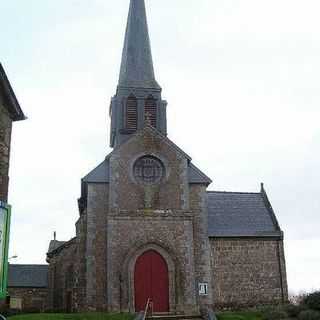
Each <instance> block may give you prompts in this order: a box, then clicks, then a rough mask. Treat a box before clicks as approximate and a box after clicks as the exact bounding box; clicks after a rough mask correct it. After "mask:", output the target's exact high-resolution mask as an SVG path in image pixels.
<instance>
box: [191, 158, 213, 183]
mask: <svg viewBox="0 0 320 320" xmlns="http://www.w3.org/2000/svg"><path fill="white" fill-rule="evenodd" d="M188 171H189V172H188V175H189V183H201V184H206V185H209V184H210V183H211V182H212V180H211V179H210V178H209V177H208V176H206V175H205V174H204V173H203V172H202V171H200V170H199V169H198V168H197V167H196V166H195V165H194V164H192V163H191V162H190V163H189V167H188Z"/></svg>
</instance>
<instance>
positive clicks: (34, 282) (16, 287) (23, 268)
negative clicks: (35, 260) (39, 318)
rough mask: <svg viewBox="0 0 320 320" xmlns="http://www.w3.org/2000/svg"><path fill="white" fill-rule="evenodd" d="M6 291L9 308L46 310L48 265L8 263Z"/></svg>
mask: <svg viewBox="0 0 320 320" xmlns="http://www.w3.org/2000/svg"><path fill="white" fill-rule="evenodd" d="M8 293H9V301H10V308H11V309H18V310H19V309H20V310H25V311H44V310H46V309H47V301H48V266H47V265H23V264H9V272H8Z"/></svg>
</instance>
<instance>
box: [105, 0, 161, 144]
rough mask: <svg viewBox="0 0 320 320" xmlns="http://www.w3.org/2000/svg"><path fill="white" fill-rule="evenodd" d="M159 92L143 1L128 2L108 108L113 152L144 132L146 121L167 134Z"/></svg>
mask: <svg viewBox="0 0 320 320" xmlns="http://www.w3.org/2000/svg"><path fill="white" fill-rule="evenodd" d="M161 92H162V89H161V87H160V86H159V84H158V83H157V81H156V79H155V76H154V70H153V62H152V55H151V46H150V39H149V32H148V24H147V16H146V8H145V3H144V0H130V9H129V15H128V22H127V30H126V36H125V40H124V47H123V52H122V61H121V69H120V76H119V83H118V88H117V92H116V94H115V95H114V96H113V98H112V99H111V106H110V117H111V128H110V146H111V147H112V148H114V147H117V146H119V145H120V144H122V143H123V142H125V141H126V140H128V139H129V138H130V137H131V136H132V135H133V134H135V132H137V131H138V130H141V129H143V128H144V127H145V122H146V120H149V122H150V125H151V126H152V127H154V128H155V129H156V130H158V131H159V132H161V133H162V134H163V135H166V134H167V102H166V101H165V100H162V97H161Z"/></svg>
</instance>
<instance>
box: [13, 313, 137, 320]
mask: <svg viewBox="0 0 320 320" xmlns="http://www.w3.org/2000/svg"><path fill="white" fill-rule="evenodd" d="M133 317H134V316H133V315H131V314H126V313H122V314H119V313H117V314H107V313H74V314H63V313H37V314H24V315H18V316H12V317H10V318H9V319H10V320H132V319H133Z"/></svg>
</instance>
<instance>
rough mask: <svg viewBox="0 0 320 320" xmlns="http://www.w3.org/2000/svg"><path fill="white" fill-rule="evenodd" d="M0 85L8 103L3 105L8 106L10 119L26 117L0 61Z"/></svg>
mask: <svg viewBox="0 0 320 320" xmlns="http://www.w3.org/2000/svg"><path fill="white" fill-rule="evenodd" d="M0 85H2V87H3V90H4V94H5V96H6V98H7V101H8V103H9V104H8V105H5V107H7V108H8V112H9V114H10V116H11V119H12V120H13V121H22V120H25V119H26V116H25V115H24V113H23V111H22V109H21V107H20V104H19V101H18V99H17V97H16V95H15V93H14V91H13V89H12V86H11V84H10V81H9V79H8V77H7V75H6V72H5V70H4V68H3V66H2V64H1V63H0Z"/></svg>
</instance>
